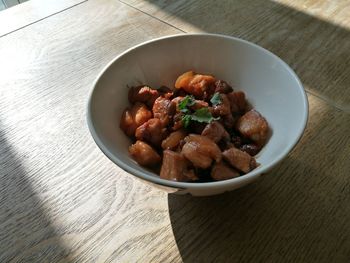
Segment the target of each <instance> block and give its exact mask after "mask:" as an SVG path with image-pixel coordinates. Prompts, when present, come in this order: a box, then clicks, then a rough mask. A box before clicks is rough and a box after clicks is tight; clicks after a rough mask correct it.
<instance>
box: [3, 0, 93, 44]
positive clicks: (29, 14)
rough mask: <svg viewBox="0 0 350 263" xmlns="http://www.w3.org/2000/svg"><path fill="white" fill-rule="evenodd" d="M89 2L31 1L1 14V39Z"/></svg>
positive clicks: (70, 0)
mask: <svg viewBox="0 0 350 263" xmlns="http://www.w3.org/2000/svg"><path fill="white" fill-rule="evenodd" d="M84 1H87V0H60V1H55V0H45V1H42V0H30V1H27V2H25V3H22V4H21V6H15V7H12V8H9V9H6V10H4V11H2V12H1V16H0V37H1V36H3V35H6V34H8V33H10V32H12V31H14V30H18V29H19V28H22V27H25V26H27V25H30V24H32V23H35V22H37V21H40V20H42V19H44V18H45V17H49V16H50V15H53V14H55V13H58V12H61V11H62V10H65V9H67V8H70V7H72V6H75V5H77V4H79V3H82V2H84Z"/></svg>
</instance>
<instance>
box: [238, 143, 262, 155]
mask: <svg viewBox="0 0 350 263" xmlns="http://www.w3.org/2000/svg"><path fill="white" fill-rule="evenodd" d="M239 149H240V150H241V151H243V152H246V153H249V155H250V156H254V155H257V153H258V152H259V151H260V147H259V146H257V145H256V144H253V143H247V144H243V145H242V146H241V147H239Z"/></svg>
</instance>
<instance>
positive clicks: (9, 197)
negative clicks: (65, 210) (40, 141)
mask: <svg viewBox="0 0 350 263" xmlns="http://www.w3.org/2000/svg"><path fill="white" fill-rule="evenodd" d="M1 128H2V127H1V123H0V155H1V159H0V162H1V163H0V166H1V169H0V262H9V261H15V262H56V261H58V260H59V259H62V258H64V257H66V256H67V255H68V253H69V250H68V249H67V247H66V246H65V245H64V244H63V242H61V240H60V238H59V236H58V233H57V231H56V230H55V228H54V227H53V226H52V224H51V222H50V219H49V218H48V217H47V215H46V214H45V211H44V209H43V208H42V203H41V200H40V199H39V198H38V197H37V196H36V193H35V190H34V189H33V187H32V184H31V182H30V178H29V177H28V174H27V172H26V171H25V169H24V167H23V164H22V163H21V161H20V159H21V158H20V156H17V154H16V152H15V151H14V149H13V148H12V147H11V144H10V143H9V142H8V141H7V139H6V136H5V133H4V132H3V130H2V129H1ZM69 261H70V260H68V259H66V260H65V262H69Z"/></svg>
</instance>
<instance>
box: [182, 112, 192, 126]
mask: <svg viewBox="0 0 350 263" xmlns="http://www.w3.org/2000/svg"><path fill="white" fill-rule="evenodd" d="M182 121H183V125H184V127H185V129H187V128H188V126H190V123H191V115H184V116H182Z"/></svg>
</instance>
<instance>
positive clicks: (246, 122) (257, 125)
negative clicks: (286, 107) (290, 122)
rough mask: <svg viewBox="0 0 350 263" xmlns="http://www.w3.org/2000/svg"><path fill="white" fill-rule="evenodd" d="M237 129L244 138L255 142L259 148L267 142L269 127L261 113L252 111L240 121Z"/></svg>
mask: <svg viewBox="0 0 350 263" xmlns="http://www.w3.org/2000/svg"><path fill="white" fill-rule="evenodd" d="M236 129H237V130H238V131H239V132H240V133H241V134H242V135H243V136H244V137H246V138H249V139H250V140H252V141H254V142H255V143H256V144H257V145H258V146H262V145H264V144H265V142H266V139H267V136H268V131H269V126H268V124H267V121H266V120H265V118H264V117H263V116H261V115H260V113H259V112H257V111H256V110H250V111H248V112H247V113H245V114H244V115H243V116H242V117H240V118H239V119H238V121H237V123H236Z"/></svg>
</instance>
